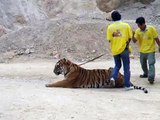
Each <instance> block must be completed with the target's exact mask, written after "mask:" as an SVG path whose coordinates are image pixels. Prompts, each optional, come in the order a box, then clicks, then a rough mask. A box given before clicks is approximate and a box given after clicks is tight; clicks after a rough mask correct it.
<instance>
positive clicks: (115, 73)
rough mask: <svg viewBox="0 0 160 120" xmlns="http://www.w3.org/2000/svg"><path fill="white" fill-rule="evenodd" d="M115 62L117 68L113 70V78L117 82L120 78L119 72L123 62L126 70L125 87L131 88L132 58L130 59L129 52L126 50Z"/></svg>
mask: <svg viewBox="0 0 160 120" xmlns="http://www.w3.org/2000/svg"><path fill="white" fill-rule="evenodd" d="M113 57H114V62H115V67H114V69H113V72H112V75H111V77H113V78H114V79H115V80H116V78H117V76H118V72H119V70H120V68H121V66H122V64H121V62H122V63H123V70H124V81H125V82H124V85H125V87H130V85H131V84H130V58H129V51H128V49H125V50H124V51H123V52H122V53H121V54H118V55H115V56H113Z"/></svg>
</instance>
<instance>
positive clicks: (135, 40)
mask: <svg viewBox="0 0 160 120" xmlns="http://www.w3.org/2000/svg"><path fill="white" fill-rule="evenodd" d="M134 35H135V32H134V31H133V36H132V41H133V42H134V43H136V42H137V39H136V38H135V37H134Z"/></svg>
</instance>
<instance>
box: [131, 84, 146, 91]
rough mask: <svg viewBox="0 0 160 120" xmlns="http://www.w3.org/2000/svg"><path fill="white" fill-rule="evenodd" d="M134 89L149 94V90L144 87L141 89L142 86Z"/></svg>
mask: <svg viewBox="0 0 160 120" xmlns="http://www.w3.org/2000/svg"><path fill="white" fill-rule="evenodd" d="M133 87H134V89H138V90H143V92H144V93H148V90H147V89H146V88H144V87H141V86H135V85H133Z"/></svg>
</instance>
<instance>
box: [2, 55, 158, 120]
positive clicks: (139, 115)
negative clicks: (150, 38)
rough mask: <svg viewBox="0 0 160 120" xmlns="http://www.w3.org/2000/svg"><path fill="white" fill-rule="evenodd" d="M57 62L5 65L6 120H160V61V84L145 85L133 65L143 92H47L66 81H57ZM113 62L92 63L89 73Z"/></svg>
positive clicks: (134, 64) (133, 64) (134, 77)
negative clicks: (56, 84)
mask: <svg viewBox="0 0 160 120" xmlns="http://www.w3.org/2000/svg"><path fill="white" fill-rule="evenodd" d="M55 62H56V61H50V60H39V61H28V62H23V63H17V62H14V63H8V64H7V63H2V64H0V120H160V67H159V64H160V60H159V59H157V63H156V70H157V72H156V82H155V84H154V85H150V84H149V83H148V81H147V79H140V78H139V77H138V76H139V74H140V73H142V71H141V68H140V64H139V61H138V58H137V59H134V60H131V72H132V77H131V81H132V82H133V83H135V84H136V85H140V86H143V87H146V88H147V89H148V91H149V93H148V94H145V93H143V92H142V91H140V90H132V91H124V89H123V88H120V89H66V88H46V87H45V84H47V83H49V82H54V81H58V80H61V79H63V76H55V75H54V74H53V72H52V71H53V67H54V64H55ZM113 65H114V63H113V61H112V60H109V61H98V62H91V63H88V64H86V65H84V66H83V67H85V68H89V69H92V68H108V67H110V66H113Z"/></svg>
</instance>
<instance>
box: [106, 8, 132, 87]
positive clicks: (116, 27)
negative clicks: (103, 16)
mask: <svg viewBox="0 0 160 120" xmlns="http://www.w3.org/2000/svg"><path fill="white" fill-rule="evenodd" d="M111 17H112V20H113V21H114V23H112V24H110V25H109V26H108V27H107V33H106V35H107V40H108V41H109V42H110V47H111V52H112V54H113V57H114V62H115V67H114V69H113V72H112V75H111V78H110V81H111V83H112V86H113V87H114V86H115V80H116V78H117V76H118V72H119V70H120V68H121V61H122V62H123V69H124V80H125V88H126V90H131V89H133V87H132V85H131V83H130V58H129V50H128V46H129V42H130V40H131V38H132V30H131V27H130V26H129V24H127V23H125V22H122V21H120V20H121V15H120V13H119V12H118V11H113V12H112V13H111Z"/></svg>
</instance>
